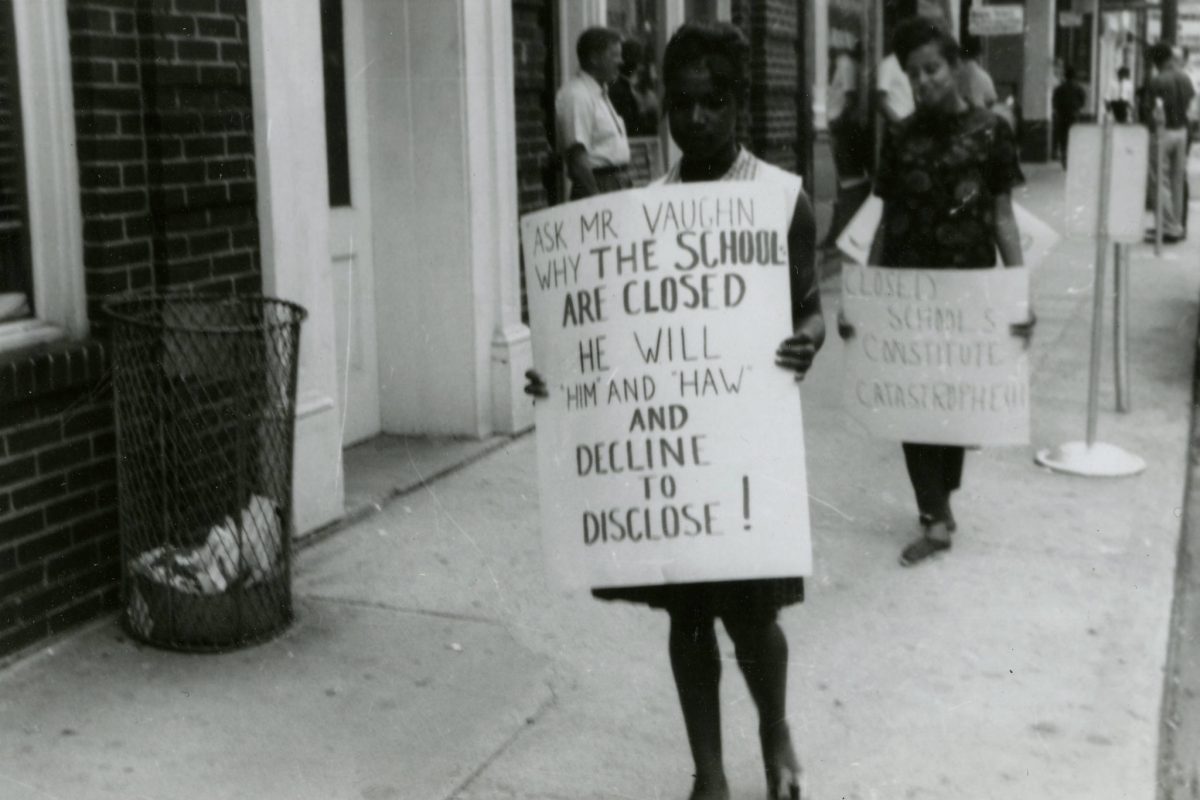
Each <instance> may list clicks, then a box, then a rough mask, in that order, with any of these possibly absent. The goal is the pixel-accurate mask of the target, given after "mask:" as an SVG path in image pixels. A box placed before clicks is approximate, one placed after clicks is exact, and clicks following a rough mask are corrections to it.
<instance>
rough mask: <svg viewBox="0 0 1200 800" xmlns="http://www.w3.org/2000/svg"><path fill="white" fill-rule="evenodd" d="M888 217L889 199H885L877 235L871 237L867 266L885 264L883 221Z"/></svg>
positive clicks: (876, 229)
mask: <svg viewBox="0 0 1200 800" xmlns="http://www.w3.org/2000/svg"><path fill="white" fill-rule="evenodd" d="M886 219H887V201H886V200H884V201H883V213H882V214H881V215H880V216H879V225H878V226H877V227H876V228H875V235H874V236H873V237H872V238H871V249H870V250H869V251H868V252H867V266H868V267H879V266H883V265H882V263H881V262H882V261H883V223H884V220H886Z"/></svg>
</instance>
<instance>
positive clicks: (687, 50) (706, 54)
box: [663, 22, 750, 101]
mask: <svg viewBox="0 0 1200 800" xmlns="http://www.w3.org/2000/svg"><path fill="white" fill-rule="evenodd" d="M696 64H703V65H704V66H706V67H708V72H709V75H711V76H712V82H713V86H714V88H716V89H717V90H718V91H722V92H729V93H730V94H731V95H733V96H734V97H735V98H737V99H738V100H739V101H740V100H743V99H744V98H745V97H746V95H747V94H748V93H749V91H750V45H749V44H748V43H747V42H746V37H745V36H743V35H742V32H741V31H740V30H738V29H737V28H736V27H734V26H733V25H730V24H729V23H727V22H687V23H684V24H683V25H681V26H680V27H679V30H677V31H675V33H674V35H672V36H671V41H669V42H667V49H666V51H665V52H664V53H663V83H664V84H666V85H667V87H670V85H671V84H672V83H673V82H674V81H675V80H676V79H677V78H678V76H679V73H680V72H681V71H683V70H684V69H686V68H687V67H691V66H694V65H696Z"/></svg>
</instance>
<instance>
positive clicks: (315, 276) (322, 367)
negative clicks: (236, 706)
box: [247, 0, 343, 532]
mask: <svg viewBox="0 0 1200 800" xmlns="http://www.w3.org/2000/svg"><path fill="white" fill-rule="evenodd" d="M247 11H248V22H249V30H250V64H251V70H252V74H253V79H252V81H251V84H252V88H253V99H254V151H255V171H256V173H257V176H258V219H259V228H260V234H261V236H260V240H261V248H262V262H263V291H264V293H265V294H268V295H272V296H275V297H280V298H283V299H286V300H291V301H293V302H296V303H299V304H300V305H302V306H304V308H306V309H307V310H308V319H307V320H306V321H305V323H304V326H303V328H302V338H301V345H300V376H299V383H298V388H297V409H296V410H297V413H296V448H295V460H294V472H293V489H292V498H293V500H292V502H293V516H294V519H295V524H296V530H297V531H298V532H304V531H308V530H312V529H314V528H317V527H320V526H321V525H324V524H326V523H328V522H331V521H333V520H335V519H337V518H338V517H340V516H341V515H342V513H343V506H342V503H343V496H342V436H341V426H340V425H339V424H338V420H339V415H338V413H337V403H336V397H337V372H336V369H337V368H336V363H337V362H336V359H335V357H334V352H333V342H334V327H333V325H334V323H333V319H334V317H333V280H332V275H331V273H330V262H329V220H328V216H329V190H328V175H327V173H326V166H325V100H324V91H323V87H324V77H323V73H322V65H321V16H320V8H319V4H318V0H250V2H249V3H248V4H247Z"/></svg>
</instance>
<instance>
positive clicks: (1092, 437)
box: [1087, 119, 1112, 449]
mask: <svg viewBox="0 0 1200 800" xmlns="http://www.w3.org/2000/svg"><path fill="white" fill-rule="evenodd" d="M1111 183H1112V121H1111V120H1109V119H1105V120H1104V121H1103V123H1102V124H1101V125H1100V202H1099V203H1097V214H1096V276H1095V281H1094V286H1093V289H1092V293H1093V295H1094V296H1093V298H1092V354H1091V364H1090V367H1089V371H1088V404H1087V446H1088V448H1089V449H1090V448H1091V447H1092V445H1094V444H1095V443H1096V421H1097V418H1098V417H1099V412H1100V409H1099V398H1100V348H1101V346H1102V344H1103V336H1104V262H1105V261H1106V260H1107V259H1108V201H1109V196H1108V195H1109V190H1110V189H1111V188H1112V187H1111V186H1110V185H1109V184H1111Z"/></svg>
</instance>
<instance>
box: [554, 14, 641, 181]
mask: <svg viewBox="0 0 1200 800" xmlns="http://www.w3.org/2000/svg"><path fill="white" fill-rule="evenodd" d="M575 52H576V54H577V55H578V56H579V68H580V69H579V72H578V73H577V74H576V75H575V76H574V77H573V78H571V79H570V80H569V81H567V82H566V83H565V84H563V87H562V88H561V89H559V90H558V94H557V95H556V96H555V98H554V110H555V118H556V122H557V127H558V148H559V153H560V154H561V155H562V159H563V163H564V165H565V166H566V170H567V177H568V178H569V179H570V181H571V194H570V197H571V199H572V200H577V199H579V198H581V197H591V196H592V195H594V194H601V193H603V192H614V191H618V190H620V189H628V188H629V187H631V186H632V185H633V183H632V181H631V180H630V178H629V172H628V166H629V140H628V138H626V135H625V123H624V122H623V121H622V120H621V116H620V114H618V113H617V111H616V109H615V108H613V105H612V103H611V102H609V99H608V86H609V85H610V84H611V83H612V82H613V81H615V80H616V79H617V76H618V74H620V68H621V34H620V33H618V32H617V31H614V30H612V29H611V28H588V29H587V30H586V31H584V32H583V33H582V34H580V36H579V41H578V42H577V43H576V45H575Z"/></svg>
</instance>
